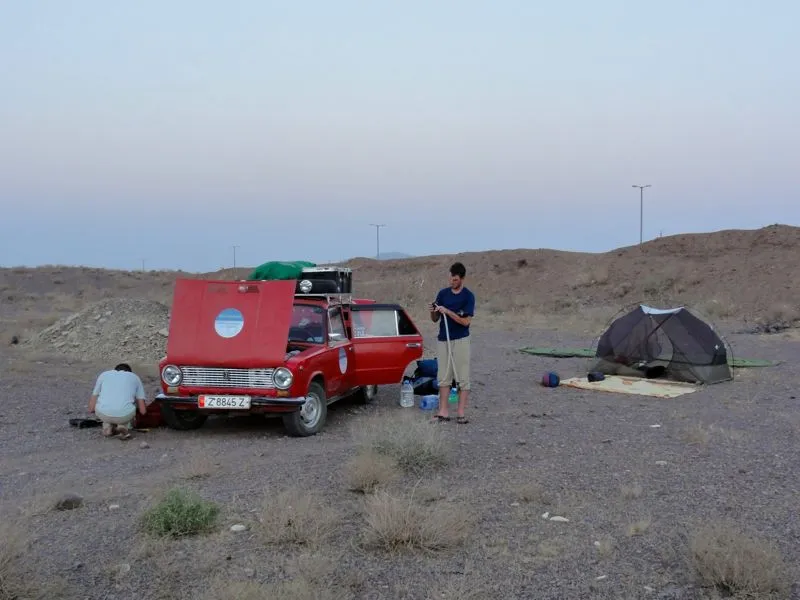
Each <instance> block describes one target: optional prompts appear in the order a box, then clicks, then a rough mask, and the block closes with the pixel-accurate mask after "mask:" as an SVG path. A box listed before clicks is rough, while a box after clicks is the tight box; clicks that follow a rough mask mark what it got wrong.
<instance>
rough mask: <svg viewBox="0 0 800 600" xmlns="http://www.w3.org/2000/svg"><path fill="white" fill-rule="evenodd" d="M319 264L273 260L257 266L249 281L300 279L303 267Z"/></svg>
mask: <svg viewBox="0 0 800 600" xmlns="http://www.w3.org/2000/svg"><path fill="white" fill-rule="evenodd" d="M316 266H317V265H316V264H315V263H312V262H308V261H305V260H296V261H278V260H271V261H268V262H265V263H263V264H260V265H259V266H257V267H256V268H255V269H253V271H252V272H251V273H250V275H248V276H247V279H248V281H271V280H291V279H299V278H300V275H301V274H302V273H303V269H307V268H313V267H316Z"/></svg>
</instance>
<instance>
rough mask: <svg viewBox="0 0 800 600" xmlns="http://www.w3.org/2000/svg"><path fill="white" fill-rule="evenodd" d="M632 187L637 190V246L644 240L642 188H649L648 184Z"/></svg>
mask: <svg viewBox="0 0 800 600" xmlns="http://www.w3.org/2000/svg"><path fill="white" fill-rule="evenodd" d="M633 187H635V188H639V245H640V246H641V245H642V240H643V238H644V235H643V233H642V232H643V230H644V188H649V187H651V186H650V184H649V183H648V184H647V185H636V184H634V185H633Z"/></svg>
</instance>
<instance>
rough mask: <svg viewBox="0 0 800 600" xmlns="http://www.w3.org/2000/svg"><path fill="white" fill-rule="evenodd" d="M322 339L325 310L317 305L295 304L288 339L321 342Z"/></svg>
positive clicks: (323, 335)
mask: <svg viewBox="0 0 800 600" xmlns="http://www.w3.org/2000/svg"><path fill="white" fill-rule="evenodd" d="M324 339H325V310H324V309H323V308H321V307H319V306H309V305H308V304H295V305H294V307H293V309H292V322H291V325H290V327H289V341H290V342H308V343H312V344H321V343H322V342H323V340H324Z"/></svg>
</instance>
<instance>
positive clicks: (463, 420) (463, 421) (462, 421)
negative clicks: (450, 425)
mask: <svg viewBox="0 0 800 600" xmlns="http://www.w3.org/2000/svg"><path fill="white" fill-rule="evenodd" d="M456 423H458V424H459V425H466V424H467V423H469V419H468V418H467V417H456Z"/></svg>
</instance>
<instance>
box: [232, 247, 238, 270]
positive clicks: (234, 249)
mask: <svg viewBox="0 0 800 600" xmlns="http://www.w3.org/2000/svg"><path fill="white" fill-rule="evenodd" d="M238 247H239V246H232V248H233V268H234V269H235V268H236V249H237V248H238Z"/></svg>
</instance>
